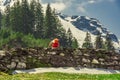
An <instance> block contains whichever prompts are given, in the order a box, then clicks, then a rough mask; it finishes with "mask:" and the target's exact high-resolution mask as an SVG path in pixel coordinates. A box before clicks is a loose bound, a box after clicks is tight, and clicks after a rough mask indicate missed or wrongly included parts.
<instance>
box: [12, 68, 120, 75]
mask: <svg viewBox="0 0 120 80" xmlns="http://www.w3.org/2000/svg"><path fill="white" fill-rule="evenodd" d="M44 72H62V73H80V74H81V73H84V74H116V73H119V74H120V70H108V69H99V68H81V67H75V68H73V67H59V68H54V67H52V68H35V69H29V70H15V71H14V72H13V74H17V73H30V74H32V73H33V74H36V73H44Z"/></svg>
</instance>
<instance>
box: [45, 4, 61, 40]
mask: <svg viewBox="0 0 120 80" xmlns="http://www.w3.org/2000/svg"><path fill="white" fill-rule="evenodd" d="M59 27H61V24H60V23H59V20H58V18H57V17H56V14H55V10H53V11H52V10H51V7H50V4H48V5H47V10H46V15H45V28H44V31H45V36H46V38H55V37H58V35H59V34H58V33H59Z"/></svg>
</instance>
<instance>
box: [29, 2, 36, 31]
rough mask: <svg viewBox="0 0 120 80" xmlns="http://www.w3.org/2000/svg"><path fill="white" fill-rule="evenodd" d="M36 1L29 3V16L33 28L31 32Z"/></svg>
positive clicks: (33, 24)
mask: <svg viewBox="0 0 120 80" xmlns="http://www.w3.org/2000/svg"><path fill="white" fill-rule="evenodd" d="M36 4H37V3H36V1H35V0H32V1H31V3H30V16H31V19H30V20H31V21H30V22H31V26H33V31H35V13H36V12H35V11H36V10H35V8H36Z"/></svg>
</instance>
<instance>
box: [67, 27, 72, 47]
mask: <svg viewBox="0 0 120 80" xmlns="http://www.w3.org/2000/svg"><path fill="white" fill-rule="evenodd" d="M72 38H73V36H72V33H71V30H70V28H69V29H68V31H67V46H68V47H70V48H71V47H72Z"/></svg>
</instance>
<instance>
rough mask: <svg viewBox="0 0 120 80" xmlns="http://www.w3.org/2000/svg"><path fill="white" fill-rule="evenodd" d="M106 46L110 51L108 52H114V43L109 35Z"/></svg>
mask: <svg viewBox="0 0 120 80" xmlns="http://www.w3.org/2000/svg"><path fill="white" fill-rule="evenodd" d="M105 45H106V50H108V51H110V50H114V46H113V43H112V40H111V38H110V35H109V33H107V35H106V41H105Z"/></svg>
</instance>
